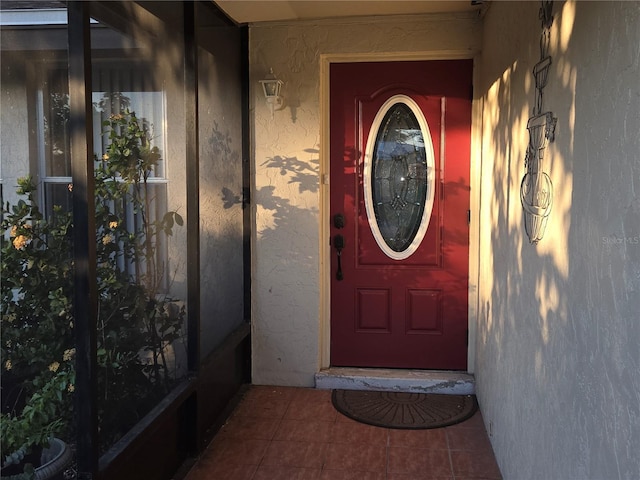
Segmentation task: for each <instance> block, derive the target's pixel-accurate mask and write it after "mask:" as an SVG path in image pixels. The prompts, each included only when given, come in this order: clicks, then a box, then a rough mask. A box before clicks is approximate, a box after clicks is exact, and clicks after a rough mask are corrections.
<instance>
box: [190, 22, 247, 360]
mask: <svg viewBox="0 0 640 480" xmlns="http://www.w3.org/2000/svg"><path fill="white" fill-rule="evenodd" d="M198 34H199V39H200V40H199V41H200V43H201V45H202V47H203V48H201V49H200V50H199V58H198V74H199V77H200V78H199V88H198V101H199V118H198V121H199V125H200V152H199V154H200V283H201V296H200V304H201V310H200V311H201V320H200V355H201V357H202V358H205V357H206V356H207V355H208V354H210V353H211V352H212V351H213V350H215V348H216V347H218V346H220V344H221V343H222V342H223V340H224V339H225V338H226V337H227V336H228V335H229V334H230V333H231V332H233V331H234V330H235V329H236V328H238V327H239V326H240V324H242V322H243V321H244V309H243V306H244V304H243V300H244V299H243V267H242V262H243V243H242V242H243V238H242V235H243V233H242V200H241V198H242V120H241V105H240V104H241V80H240V58H241V54H240V35H239V31H238V29H237V28H232V27H222V26H216V27H209V28H206V29H204V28H203V29H201V30H199V32H198Z"/></svg>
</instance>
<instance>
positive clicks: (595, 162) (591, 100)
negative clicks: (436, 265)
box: [477, 2, 640, 478]
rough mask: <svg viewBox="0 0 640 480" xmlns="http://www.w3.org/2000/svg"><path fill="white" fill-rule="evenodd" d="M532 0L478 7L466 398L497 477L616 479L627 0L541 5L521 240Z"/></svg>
mask: <svg viewBox="0 0 640 480" xmlns="http://www.w3.org/2000/svg"><path fill="white" fill-rule="evenodd" d="M539 6H540V4H539V3H536V2H499V3H495V4H493V5H492V7H491V10H490V12H489V14H488V15H487V17H486V19H485V37H484V45H483V51H484V54H483V74H482V77H483V84H482V85H481V88H480V89H479V91H480V92H481V95H482V96H483V101H484V112H483V142H482V143H483V157H482V167H481V168H482V184H481V189H482V191H481V222H482V224H481V235H480V242H481V244H480V258H481V261H480V296H479V302H480V304H479V312H480V318H479V330H478V331H479V335H478V366H477V372H478V373H477V377H478V392H479V398H480V400H481V402H482V407H483V412H484V413H485V418H486V419H487V422H488V423H490V424H491V425H492V426H491V428H490V430H491V432H492V435H493V436H494V438H493V443H494V449H495V450H496V455H497V458H498V461H499V463H500V466H501V469H502V472H503V474H504V476H505V478H522V474H523V472H536V475H538V476H540V477H545V478H628V477H629V478H630V477H632V476H634V475H636V474H637V467H638V463H637V459H636V460H634V458H635V454H633V452H634V451H635V450H637V449H638V448H640V439H639V438H638V436H637V434H636V433H634V428H637V425H638V418H640V406H639V405H640V379H639V377H638V375H637V371H638V369H639V368H640V358H639V357H640V354H639V353H638V347H637V344H638V341H640V326H639V325H638V322H637V312H638V311H640V304H639V303H640V302H639V298H640V295H638V292H639V291H640V195H639V194H638V189H637V185H640V164H639V163H638V158H637V154H638V153H637V152H638V151H640V145H639V142H640V140H639V138H640V121H639V120H638V116H637V112H638V111H639V108H640V100H639V99H640V95H639V91H638V85H639V83H638V78H639V77H638V72H639V63H640V62H639V58H640V54H639V53H638V49H637V45H638V44H639V43H640V38H639V37H640V34H639V33H638V32H639V31H640V29H639V28H638V25H639V22H640V6H639V4H637V3H635V2H631V3H627V2H615V3H610V2H566V3H563V2H556V3H555V5H554V12H553V14H554V17H555V19H554V25H553V27H552V30H551V50H550V55H551V56H552V58H553V63H552V66H551V71H550V78H549V82H548V85H547V87H546V88H545V90H544V94H545V96H544V108H543V111H552V112H553V114H554V116H556V117H558V126H557V129H556V141H555V142H554V143H550V144H549V146H548V147H547V151H546V152H545V153H546V155H545V158H544V161H543V170H544V171H546V172H548V173H549V174H550V176H551V179H552V181H553V184H554V205H553V209H552V211H551V215H550V218H549V222H548V225H547V229H546V234H545V236H544V238H543V239H542V240H541V241H540V243H539V244H538V245H535V246H533V245H530V244H529V243H528V239H527V237H526V234H525V231H524V225H523V218H522V217H523V215H522V207H521V204H520V195H519V189H520V181H521V179H522V176H523V174H524V171H525V170H524V156H525V151H526V146H527V142H528V132H527V129H526V123H527V119H528V117H530V116H531V112H532V110H533V104H534V88H535V86H534V82H533V76H532V75H531V73H530V72H531V69H532V67H533V65H534V64H535V63H536V62H537V61H538V60H539V43H538V41H539V38H540V33H541V26H540V21H539V19H538V9H539ZM505 26H509V27H507V28H504V27H505ZM635 239H637V242H636V243H634V240H635ZM634 372H636V373H635V374H634ZM505 379H512V380H508V381H506V382H505ZM634 424H635V427H632V425H634ZM636 431H637V430H636ZM523 445H536V447H535V448H533V449H522V448H521V447H522V446H523ZM540 458H545V465H543V466H542V470H541V466H540V463H539V459H540ZM634 472H635V473H634Z"/></svg>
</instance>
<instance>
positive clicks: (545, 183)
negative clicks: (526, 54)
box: [520, 1, 557, 244]
mask: <svg viewBox="0 0 640 480" xmlns="http://www.w3.org/2000/svg"><path fill="white" fill-rule="evenodd" d="M552 7H553V2H552V1H543V2H542V7H541V8H540V19H541V20H542V36H541V38H540V61H539V62H538V63H536V65H535V66H534V67H533V77H534V79H535V84H536V96H535V103H534V107H533V116H532V117H530V118H529V121H528V122H527V131H528V132H529V143H528V145H527V153H526V156H525V160H524V166H525V170H526V173H525V174H524V177H523V178H522V182H521V184H520V202H521V203H522V209H523V212H524V228H525V231H526V233H527V236H528V237H529V242H530V243H532V244H536V243H538V242H539V241H540V240H542V237H543V236H544V231H545V228H546V225H547V219H548V217H549V214H550V213H551V207H552V206H553V183H552V182H551V178H550V177H549V175H547V174H546V173H545V172H544V171H543V170H542V168H543V165H542V161H543V160H544V151H545V149H546V148H547V145H548V143H549V142H553V141H554V139H555V129H556V122H557V118H555V117H554V116H553V113H552V112H544V113H542V98H543V95H542V94H543V89H544V87H545V86H546V85H547V80H548V78H549V67H550V66H551V57H550V56H549V55H548V51H549V35H550V29H551V24H552V23H553V17H552V16H551V10H552Z"/></svg>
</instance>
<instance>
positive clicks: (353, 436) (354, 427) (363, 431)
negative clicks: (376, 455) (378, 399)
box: [331, 420, 389, 445]
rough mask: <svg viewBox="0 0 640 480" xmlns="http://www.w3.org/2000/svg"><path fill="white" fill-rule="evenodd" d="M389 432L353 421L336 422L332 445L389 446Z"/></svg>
mask: <svg viewBox="0 0 640 480" xmlns="http://www.w3.org/2000/svg"><path fill="white" fill-rule="evenodd" d="M388 436H389V430H387V429H386V428H380V427H374V426H372V425H365V424H364V423H358V422H356V421H353V420H351V421H350V422H336V423H335V424H334V427H333V435H332V438H331V442H332V443H336V444H345V443H346V444H365V445H387V442H388Z"/></svg>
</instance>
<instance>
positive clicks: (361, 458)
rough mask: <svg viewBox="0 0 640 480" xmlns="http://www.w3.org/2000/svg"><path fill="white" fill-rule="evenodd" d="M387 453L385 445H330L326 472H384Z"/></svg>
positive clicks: (325, 465) (325, 466)
mask: <svg viewBox="0 0 640 480" xmlns="http://www.w3.org/2000/svg"><path fill="white" fill-rule="evenodd" d="M386 463H387V451H386V447H385V446H384V445H365V444H351V445H340V444H330V445H329V447H328V449H327V458H326V461H325V464H324V470H350V471H361V472H384V471H385V468H386Z"/></svg>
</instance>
